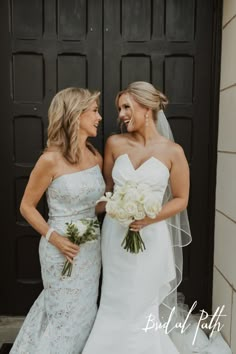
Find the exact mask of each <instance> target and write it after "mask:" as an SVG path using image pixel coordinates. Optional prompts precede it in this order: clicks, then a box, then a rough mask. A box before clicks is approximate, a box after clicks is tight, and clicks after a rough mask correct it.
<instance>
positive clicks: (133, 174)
mask: <svg viewBox="0 0 236 354" xmlns="http://www.w3.org/2000/svg"><path fill="white" fill-rule="evenodd" d="M112 177H113V180H114V183H115V186H116V185H117V186H121V185H123V184H124V183H125V182H126V181H128V180H132V181H135V182H138V183H148V184H149V185H150V186H151V187H152V189H153V190H155V191H156V192H158V193H159V195H160V198H161V199H162V198H163V196H164V193H165V190H166V187H167V185H168V180H169V170H168V168H167V167H166V166H165V165H164V164H163V163H162V162H161V161H159V160H158V159H156V158H154V157H151V158H150V159H148V160H147V161H145V162H144V163H143V164H142V165H141V166H140V167H139V168H137V169H134V167H133V165H132V163H131V161H130V159H129V156H128V155H127V154H123V155H120V156H119V157H118V158H117V159H116V161H115V164H114V168H113V171H112ZM126 231H127V228H125V227H124V226H122V225H120V224H119V223H118V222H117V221H116V220H115V219H112V218H110V217H109V216H108V215H106V217H105V220H104V223H103V228H102V260H103V283H102V293H101V301H100V307H99V310H98V313H97V317H96V320H95V323H94V326H93V329H92V331H91V334H90V336H89V339H88V341H87V343H86V346H85V348H84V350H83V354H111V353H112V354H190V353H191V354H192V353H204V354H206V353H207V354H208V353H211V354H213V352H212V351H210V347H211V343H210V342H209V340H208V338H207V344H206V343H203V344H204V345H200V348H199V349H198V350H199V351H195V349H196V348H197V346H195V347H193V346H192V344H191V341H190V338H189V337H188V336H187V334H186V335H185V336H184V335H179V336H178V335H177V336H175V337H174V336H170V335H168V334H166V333H165V330H164V329H163V328H159V327H161V324H162V314H161V313H159V311H160V308H161V307H160V304H162V303H163V300H164V299H165V298H166V297H167V296H168V294H169V292H170V290H171V282H172V281H173V280H174V279H175V277H176V270H175V263H174V256H173V247H172V243H171V239H170V234H169V229H168V226H167V223H166V221H161V222H158V223H153V224H151V225H149V226H147V227H145V228H143V229H142V230H141V231H140V233H141V236H142V238H143V240H144V242H145V245H146V250H145V251H144V252H140V253H138V254H131V253H129V252H126V251H125V250H124V249H123V247H121V242H122V240H123V238H124V236H125V234H126ZM150 315H151V316H153V317H152V319H155V321H154V320H153V323H154V322H155V326H156V328H152V329H149V330H148V329H147V324H148V318H149V316H150ZM158 325H159V326H158ZM144 329H146V331H145V330H144ZM173 334H174V333H173ZM188 334H189V335H190V337H191V340H192V337H193V333H190V332H188ZM201 335H204V333H203V332H201V333H200V336H199V338H200V337H201ZM204 339H205V338H204ZM200 341H201V342H203V339H202V338H200ZM198 344H199V341H198V342H197V345H198ZM200 344H201V343H200ZM224 344H225V343H224ZM206 346H207V348H206ZM203 347H204V349H206V351H203ZM221 348H222V346H221ZM207 350H208V351H207ZM214 350H215V349H214ZM229 353H231V352H230V351H225V352H223V351H221V349H220V347H219V348H218V349H217V350H216V351H215V352H214V354H229Z"/></svg>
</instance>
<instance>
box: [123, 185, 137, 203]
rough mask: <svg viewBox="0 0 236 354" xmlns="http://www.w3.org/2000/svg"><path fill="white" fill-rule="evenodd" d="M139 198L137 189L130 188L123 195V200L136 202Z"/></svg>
mask: <svg viewBox="0 0 236 354" xmlns="http://www.w3.org/2000/svg"><path fill="white" fill-rule="evenodd" d="M139 198H140V194H139V193H138V191H137V189H136V188H135V189H130V190H128V191H127V192H126V194H125V195H124V201H125V202H136V201H138V200H139Z"/></svg>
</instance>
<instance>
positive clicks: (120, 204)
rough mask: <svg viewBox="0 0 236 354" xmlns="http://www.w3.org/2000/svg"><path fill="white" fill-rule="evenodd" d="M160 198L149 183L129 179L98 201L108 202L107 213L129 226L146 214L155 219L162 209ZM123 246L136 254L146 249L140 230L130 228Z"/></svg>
mask: <svg viewBox="0 0 236 354" xmlns="http://www.w3.org/2000/svg"><path fill="white" fill-rule="evenodd" d="M159 199H160V198H159V193H157V191H153V190H152V189H151V187H150V186H149V185H148V184H144V183H136V182H133V181H127V182H126V183H125V184H124V185H122V186H116V188H115V190H114V193H111V192H107V193H106V194H105V196H103V197H102V198H101V199H99V201H98V202H102V201H103V202H104V201H105V202H107V204H106V212H107V214H108V215H110V217H112V218H115V219H117V220H118V222H120V223H121V224H122V225H124V226H129V225H130V224H131V223H132V222H133V221H135V220H142V219H143V218H145V216H148V217H150V218H152V219H154V218H155V217H156V216H157V214H158V213H159V212H160V210H161V202H160V200H159ZM98 202H97V203H98ZM121 246H123V248H124V249H126V250H127V252H128V251H129V252H131V253H136V254H137V253H139V251H143V250H145V249H146V248H145V244H144V242H143V240H142V237H141V236H140V233H139V231H132V230H130V229H128V231H127V233H126V235H125V238H124V240H123V241H122V243H121Z"/></svg>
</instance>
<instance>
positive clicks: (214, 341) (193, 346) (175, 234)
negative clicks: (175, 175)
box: [156, 110, 232, 354]
mask: <svg viewBox="0 0 236 354" xmlns="http://www.w3.org/2000/svg"><path fill="white" fill-rule="evenodd" d="M156 127H157V130H158V132H159V133H160V134H161V135H163V136H165V137H166V138H167V139H169V140H172V141H174V138H173V134H172V131H171V128H170V126H169V123H168V121H167V119H166V116H165V114H164V112H163V110H159V111H158V113H157V124H156ZM170 199H172V193H171V186H170V182H169V183H168V186H167V188H166V191H165V195H164V200H163V203H164V204H165V203H166V202H168V200H170ZM166 221H167V225H168V228H169V232H170V236H171V242H172V246H173V255H174V260H175V269H176V277H175V279H174V280H172V281H171V283H170V290H169V294H168V295H167V296H166V298H165V299H164V300H163V302H162V303H161V305H160V306H159V313H160V321H161V322H163V320H164V321H169V323H170V324H171V328H173V329H174V330H173V331H171V333H169V335H170V337H171V338H172V341H173V342H174V344H175V346H176V347H177V348H178V350H179V352H180V353H181V354H193V353H202V354H204V353H209V354H210V353H214V354H216V353H221V354H232V351H231V349H230V348H229V346H228V345H227V343H226V342H225V341H224V339H223V337H222V335H221V334H220V332H218V331H216V332H214V333H213V335H212V337H211V338H208V337H207V336H206V334H205V333H204V332H203V331H202V330H200V331H198V325H197V322H196V319H194V316H191V315H189V314H188V311H189V308H188V306H187V305H186V304H184V295H183V294H181V293H177V288H178V286H179V284H180V283H181V281H182V278H183V254H182V248H183V247H185V246H187V245H189V244H190V243H191V241H192V237H191V231H190V226H189V219H188V213H187V210H184V211H182V212H180V213H179V214H176V215H175V216H173V217H170V218H169V219H167V220H166ZM173 309H175V311H174V313H173V312H172V310H173ZM172 314H173V315H172ZM189 316H190V317H189ZM185 319H187V320H188V324H190V326H189V328H188V329H187V331H184V333H183V332H182V331H181V330H180V328H177V327H178V323H181V324H183V323H184V322H185ZM189 322H190V323H189ZM176 324H177V326H176V327H175V325H176ZM196 333H197V337H196V338H195V335H196ZM195 339H196V342H195Z"/></svg>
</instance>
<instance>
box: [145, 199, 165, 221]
mask: <svg viewBox="0 0 236 354" xmlns="http://www.w3.org/2000/svg"><path fill="white" fill-rule="evenodd" d="M143 207H144V210H145V212H146V214H147V216H148V217H149V218H151V219H154V218H155V217H156V216H157V214H158V213H159V212H160V210H161V203H160V201H159V199H158V197H157V196H156V195H155V194H152V195H148V196H146V197H145V199H144V203H143Z"/></svg>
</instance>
